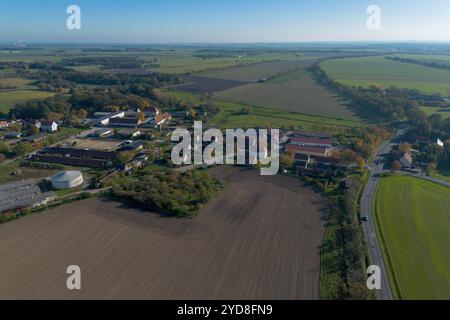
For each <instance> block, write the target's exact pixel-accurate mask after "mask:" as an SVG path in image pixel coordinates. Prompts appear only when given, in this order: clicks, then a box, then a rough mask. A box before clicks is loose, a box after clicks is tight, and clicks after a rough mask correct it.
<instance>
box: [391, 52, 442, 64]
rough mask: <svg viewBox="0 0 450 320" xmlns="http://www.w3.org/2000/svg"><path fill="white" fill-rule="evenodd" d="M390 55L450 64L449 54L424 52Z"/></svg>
mask: <svg viewBox="0 0 450 320" xmlns="http://www.w3.org/2000/svg"><path fill="white" fill-rule="evenodd" d="M392 57H399V58H403V59H414V60H419V61H424V62H435V63H439V64H445V65H449V66H450V55H431V54H430V55H426V54H394V55H392Z"/></svg>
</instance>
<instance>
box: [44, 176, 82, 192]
mask: <svg viewBox="0 0 450 320" xmlns="http://www.w3.org/2000/svg"><path fill="white" fill-rule="evenodd" d="M50 180H51V182H52V186H53V188H55V189H57V190H64V189H72V188H76V187H78V186H80V185H81V184H83V174H82V173H81V172H80V171H64V172H60V173H57V174H55V175H54V176H53V177H51V178H50Z"/></svg>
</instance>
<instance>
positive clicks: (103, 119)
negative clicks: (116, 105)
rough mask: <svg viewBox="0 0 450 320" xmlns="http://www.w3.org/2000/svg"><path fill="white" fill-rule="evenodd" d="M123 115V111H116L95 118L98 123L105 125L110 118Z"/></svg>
mask: <svg viewBox="0 0 450 320" xmlns="http://www.w3.org/2000/svg"><path fill="white" fill-rule="evenodd" d="M123 117H125V111H117V112H113V113H108V114H106V115H103V116H100V117H99V118H97V119H96V120H95V122H96V123H97V124H98V125H102V126H107V125H108V124H109V123H110V121H111V120H112V119H117V118H123Z"/></svg>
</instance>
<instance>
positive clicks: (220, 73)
mask: <svg viewBox="0 0 450 320" xmlns="http://www.w3.org/2000/svg"><path fill="white" fill-rule="evenodd" d="M313 61H314V60H313V59H312V58H311V57H308V56H305V57H302V58H299V59H297V60H277V61H271V62H265V63H256V64H251V65H247V66H240V67H234V68H225V69H221V70H216V71H211V72H205V73H201V74H199V75H201V76H203V77H207V78H216V79H227V80H236V81H243V82H255V81H258V80H261V79H264V78H269V77H272V76H276V75H278V74H281V73H285V72H288V71H291V70H294V69H296V68H299V67H306V66H308V65H310V64H311V63H312V62H313Z"/></svg>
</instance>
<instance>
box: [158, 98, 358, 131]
mask: <svg viewBox="0 0 450 320" xmlns="http://www.w3.org/2000/svg"><path fill="white" fill-rule="evenodd" d="M163 92H164V94H166V95H168V96H170V97H174V98H176V99H179V100H183V101H191V102H192V103H200V102H201V96H200V95H196V94H192V93H187V92H180V91H163ZM214 103H215V104H216V105H217V106H218V107H219V108H220V113H219V114H218V115H216V116H215V117H214V118H212V119H211V120H210V121H209V122H208V124H209V125H210V126H212V127H217V128H221V129H228V128H243V129H247V128H265V127H267V126H270V127H272V128H280V129H281V128H285V129H288V128H290V129H292V128H296V129H303V130H310V131H326V132H335V133H337V132H342V130H343V129H346V128H347V129H348V128H355V127H364V126H366V125H367V124H366V123H364V122H362V121H352V120H341V119H332V118H326V117H320V116H314V115H307V114H301V113H293V112H288V111H284V110H280V109H276V108H266V107H257V106H250V108H251V112H250V113H244V112H242V111H243V109H244V108H245V107H248V105H244V104H239V103H232V102H225V101H220V100H217V101H214Z"/></svg>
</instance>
